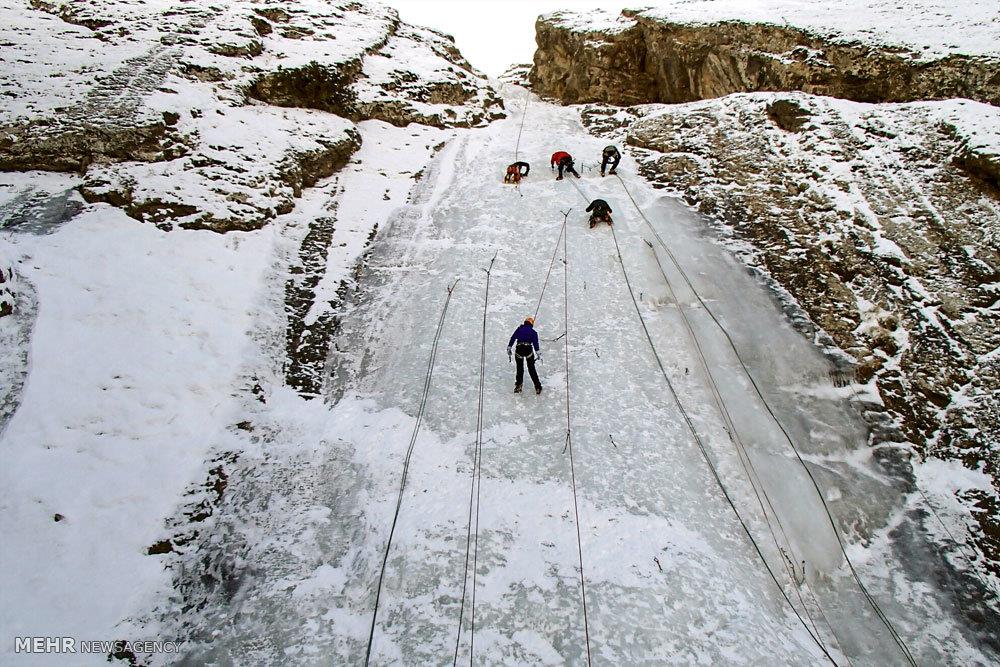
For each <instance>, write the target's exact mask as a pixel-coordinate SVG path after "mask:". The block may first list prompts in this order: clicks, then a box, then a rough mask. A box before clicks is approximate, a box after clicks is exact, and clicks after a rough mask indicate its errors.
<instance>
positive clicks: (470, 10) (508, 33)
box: [383, 0, 656, 76]
mask: <svg viewBox="0 0 1000 667" xmlns="http://www.w3.org/2000/svg"><path fill="white" fill-rule="evenodd" d="M383 1H384V2H385V3H386V4H388V5H390V6H392V7H395V8H396V9H397V10H398V11H399V16H400V18H402V19H403V20H404V21H406V22H407V23H411V24H415V25H422V26H426V27H428V28H434V29H436V30H441V31H442V32H446V33H449V34H451V35H453V36H454V37H455V44H456V45H457V46H458V48H459V49H460V50H461V51H462V55H464V56H465V57H466V58H467V59H468V61H469V62H470V63H472V66H473V67H475V68H477V69H479V70H482V71H483V72H485V73H486V74H487V75H489V76H497V75H499V74H502V73H503V71H504V70H505V69H507V67H508V66H510V65H512V64H515V63H530V62H531V59H532V56H533V55H534V53H535V19H536V18H537V17H538V15H539V14H547V13H549V12H553V11H556V10H557V9H574V10H585V9H606V10H608V11H612V12H615V13H616V14H617V13H618V12H619V11H621V10H622V8H624V7H648V6H652V5H655V4H656V2H655V1H654V2H650V0H645V2H644V1H643V0H633V1H632V2H619V1H616V0H503V1H501V0H383Z"/></svg>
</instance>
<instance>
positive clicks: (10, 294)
mask: <svg viewBox="0 0 1000 667" xmlns="http://www.w3.org/2000/svg"><path fill="white" fill-rule="evenodd" d="M15 277H16V276H15V274H14V264H13V262H12V261H11V260H10V258H9V257H7V255H6V253H5V252H4V249H3V247H2V246H0V317H5V316H7V315H11V314H13V313H14V303H15V302H16V300H17V293H16V292H15V287H16V286H15V283H14V280H15Z"/></svg>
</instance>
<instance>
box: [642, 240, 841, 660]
mask: <svg viewBox="0 0 1000 667" xmlns="http://www.w3.org/2000/svg"><path fill="white" fill-rule="evenodd" d="M643 241H645V243H646V245H648V246H649V247H650V248H652V247H653V244H651V243H650V242H649V241H646V240H645V239H643ZM653 257H654V258H655V259H656V264H657V266H658V267H659V269H660V274H661V275H662V276H663V281H664V283H666V286H667V295H668V296H669V298H670V300H671V301H673V302H674V303H675V304H676V305H677V310H678V312H679V313H680V315H681V321H682V322H683V323H684V328H685V329H686V330H687V333H688V337H689V338H690V339H691V342H692V343H693V344H694V347H695V350H696V351H697V353H698V359H699V362H700V364H701V367H702V370H703V371H704V372H705V376H706V378H707V379H708V385H709V389H710V391H711V393H712V397H713V400H714V401H715V405H716V408H717V409H718V410H719V413H720V414H721V415H722V418H723V421H724V422H725V424H726V433H727V434H728V436H729V439H730V441H731V442H732V443H733V447H734V448H735V449H736V455H737V458H738V459H739V461H740V465H741V466H742V468H743V472H744V473H746V476H747V480H748V481H749V482H750V488H751V489H752V490H753V493H754V497H755V498H756V499H757V504H758V506H759V507H760V511H761V514H762V515H763V516H764V522H765V523H766V524H767V529H768V532H769V533H770V535H771V541H772V542H773V543H774V548H775V549H776V550H777V553H778V554H779V556H781V555H783V554H784V553H785V551H784V549H783V548H782V546H781V544H779V541H778V536H777V535H776V534H775V532H774V526H773V525H772V523H771V518H770V517H774V522H775V523H777V524H778V531H779V532H780V533H781V537H782V539H783V540H784V543H785V545H786V546H787V547H788V551H789V552H793V553H794V549H793V547H792V542H791V540H790V539H789V538H788V534H787V533H786V532H785V526H784V524H782V522H781V517H780V516H779V515H778V513H777V511H776V510H775V509H774V504H773V503H772V502H771V498H770V496H769V495H768V493H767V489H766V488H765V486H764V484H763V482H761V480H760V474H759V473H758V472H757V469H756V467H755V466H754V464H753V461H752V459H751V458H750V455H749V453H748V452H747V451H746V446H745V445H744V444H743V440H742V439H741V438H740V435H739V431H738V430H737V428H736V424H735V422H734V421H733V418H732V415H731V414H730V412H729V408H728V406H727V405H726V402H725V400H724V399H723V398H722V392H721V391H720V390H719V385H718V383H717V382H716V379H715V374H714V373H712V369H711V367H710V366H709V364H708V359H707V357H706V355H705V352H704V350H703V349H702V347H701V342H700V341H699V340H698V336H697V335H696V334H695V332H694V327H692V326H691V322H690V320H689V319H688V317H687V313H685V312H684V308H683V307H682V305H681V302H680V299H678V298H677V295H676V293H675V292H674V289H673V286H672V285H671V284H670V278H668V277H667V273H666V271H664V269H663V265H662V264H661V263H660V258H659V256H658V255H656V253H655V252H654V253H653ZM761 496H763V498H761ZM765 503H766V505H767V507H766V508H765ZM768 510H770V512H768ZM769 514H770V517H769ZM780 560H781V562H782V565H783V566H784V569H785V573H786V574H787V575H788V579H789V581H790V582H791V584H792V589H793V590H794V591H795V596H796V597H797V598H798V600H799V604H801V605H802V609H803V611H804V612H805V614H806V616H807V617H808V618H809V622H810V623H812V626H813V630H815V631H816V636H817V637H821V634H820V631H819V627H817V625H816V621H815V619H813V617H812V613H810V611H809V606H808V605H807V604H806V601H805V600H804V599H803V598H802V592H801V591H800V590H799V586H798V585H796V584H797V581H796V578H795V573H794V565H793V564H792V563H791V562H790V561H789V559H788V558H787V557H782V558H781V559H780ZM803 562H804V561H803ZM803 575H804V571H803ZM803 583H804V584H805V585H806V586H807V587H808V584H807V583H805V582H804V581H803ZM813 602H814V604H815V605H816V607H817V609H818V610H819V613H820V615H822V617H823V619H824V621H825V622H826V624H827V627H828V628H829V630H830V633H831V634H833V635H834V637H837V633H836V631H835V630H834V629H833V625H832V624H830V622H829V620H828V619H827V618H826V614H825V613H824V612H823V607H822V606H821V605H820V604H819V600H818V599H817V598H816V596H815V594H813ZM838 641H839V637H838ZM848 661H849V662H850V658H848Z"/></svg>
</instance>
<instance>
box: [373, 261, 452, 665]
mask: <svg viewBox="0 0 1000 667" xmlns="http://www.w3.org/2000/svg"><path fill="white" fill-rule="evenodd" d="M456 285H458V279H457V278H456V279H455V282H453V283H452V284H451V285H450V286H449V287H448V288H447V290H448V296H447V297H446V298H445V300H444V306H443V307H442V309H441V317H440V318H439V319H438V325H437V330H436V331H435V332H434V338H433V339H432V341H431V353H430V357H429V358H428V360H427V371H426V373H425V374H424V388H423V392H422V394H421V396H420V408H419V409H418V410H417V418H416V421H415V422H414V424H413V432H412V433H411V434H410V444H409V446H408V447H407V448H406V456H405V457H404V458H403V474H402V476H401V478H400V481H399V495H398V497H397V498H396V509H395V512H394V513H393V515H392V526H391V527H390V528H389V539H388V540H386V543H385V552H384V553H383V555H382V567H381V569H380V570H379V575H378V585H377V587H376V589H375V608H374V609H373V610H372V623H371V629H370V630H369V632H368V647H367V648H366V649H365V665H368V664H369V663H370V662H371V654H372V644H373V642H374V639H375V625H376V622H377V621H378V605H379V601H380V600H381V598H382V580H383V579H384V578H385V568H386V563H387V562H388V560H389V550H390V549H391V548H392V538H393V535H394V534H395V532H396V523H397V522H398V521H399V511H400V509H401V508H402V506H403V492H404V491H405V490H406V476H407V474H408V473H409V470H410V458H411V457H412V456H413V447H414V445H415V444H416V442H417V435H418V434H419V433H420V424H421V422H422V421H423V418H424V410H425V409H426V407H427V396H428V395H429V394H430V391H431V378H432V377H433V376H434V364H435V362H436V361H437V351H438V343H439V342H440V340H441V332H442V331H443V330H444V322H445V317H446V316H447V314H448V305H449V304H450V303H451V295H452V293H453V292H454V291H455V286H456Z"/></svg>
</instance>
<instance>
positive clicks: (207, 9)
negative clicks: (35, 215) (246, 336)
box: [0, 0, 503, 231]
mask: <svg viewBox="0 0 1000 667" xmlns="http://www.w3.org/2000/svg"><path fill="white" fill-rule="evenodd" d="M0 39H2V41H3V43H4V54H3V60H4V65H5V67H4V71H3V72H2V73H0V96H3V97H4V99H5V105H4V107H3V108H2V110H0V169H2V170H53V171H70V172H78V173H80V174H85V180H86V182H85V185H84V186H83V188H82V190H81V191H82V193H83V194H84V196H85V197H86V198H87V199H88V201H92V202H93V201H103V202H108V203H111V204H114V205H116V206H120V207H122V208H123V209H124V210H125V211H126V212H127V213H128V214H129V215H130V216H132V217H135V218H136V219H139V220H143V221H149V222H153V223H155V224H157V225H159V226H161V227H163V228H170V227H173V226H182V227H197V228H207V229H213V230H216V231H228V230H237V229H241V230H247V229H255V228H259V227H260V226H261V225H263V224H266V222H267V221H268V220H270V219H271V218H273V217H274V216H275V215H277V214H279V213H282V212H287V211H288V210H290V209H291V207H292V206H293V202H294V198H295V197H297V196H298V194H299V192H300V191H301V189H302V188H303V187H308V186H309V185H311V184H313V183H315V182H316V181H317V180H318V179H321V178H324V177H326V176H329V175H330V174H332V173H333V172H335V171H336V170H337V169H339V168H340V166H342V165H343V164H344V163H345V162H346V161H347V160H348V159H349V157H350V155H351V154H352V153H353V152H354V150H356V149H357V148H358V146H359V145H360V144H359V141H360V140H359V135H358V133H357V132H356V131H355V130H354V129H353V127H352V123H353V122H358V121H362V120H369V119H378V120H384V121H386V122H389V123H393V124H396V125H401V126H405V125H407V124H409V123H414V122H416V123H424V124H430V125H435V126H438V127H470V126H475V125H482V124H485V123H488V122H490V121H491V120H494V119H496V118H498V117H501V116H503V104H502V101H501V100H500V99H499V97H498V96H497V95H496V94H495V92H494V91H493V89H492V88H491V87H490V86H489V84H488V83H487V81H486V79H485V77H484V76H483V75H481V74H480V73H478V72H476V71H475V70H473V69H472V68H471V66H469V64H468V62H466V60H465V59H464V58H463V57H462V55H461V54H460V53H459V52H458V50H457V49H456V48H455V46H454V43H453V41H452V39H451V38H450V37H448V36H447V35H442V34H440V33H437V32H434V31H432V30H427V29H422V28H415V27H412V26H408V25H406V24H404V23H402V22H401V21H400V20H399V17H398V16H397V14H396V12H395V10H392V9H390V8H388V7H385V6H382V5H376V4H366V3H361V2H346V1H341V2H326V1H324V0H302V1H300V2H280V1H277V0H237V1H235V2H228V3H225V4H222V5H210V6H202V5H196V4H193V3H188V2H183V1H182V0H177V1H176V2H162V3H158V4H156V5H149V4H147V3H145V2H142V1H141V0H92V1H87V2H70V1H68V0H19V1H17V2H14V3H12V4H9V5H8V6H6V7H4V8H0ZM59 54H63V55H65V54H72V58H70V60H69V61H68V62H67V60H66V58H65V57H60V55H59ZM277 107H284V109H279V108H277ZM306 110H312V111H306Z"/></svg>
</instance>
